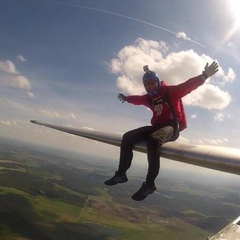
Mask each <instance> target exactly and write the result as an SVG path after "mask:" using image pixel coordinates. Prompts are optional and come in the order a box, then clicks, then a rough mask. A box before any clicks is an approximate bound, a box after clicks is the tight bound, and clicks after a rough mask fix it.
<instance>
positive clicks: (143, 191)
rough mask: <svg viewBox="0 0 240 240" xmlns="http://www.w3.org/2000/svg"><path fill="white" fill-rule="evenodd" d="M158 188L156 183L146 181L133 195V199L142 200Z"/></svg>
mask: <svg viewBox="0 0 240 240" xmlns="http://www.w3.org/2000/svg"><path fill="white" fill-rule="evenodd" d="M156 189H157V188H156V187H155V185H154V184H153V185H149V184H148V183H146V182H144V183H143V184H142V186H141V188H140V189H139V190H138V191H137V192H136V193H134V194H133V195H132V199H133V200H135V201H142V200H143V199H145V198H146V197H147V195H149V194H152V193H153V192H154V191H155V190H156Z"/></svg>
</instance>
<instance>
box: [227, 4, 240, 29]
mask: <svg viewBox="0 0 240 240" xmlns="http://www.w3.org/2000/svg"><path fill="white" fill-rule="evenodd" d="M229 4H230V10H231V12H232V14H233V16H234V18H235V24H234V25H235V27H239V26H240V1H239V0H229Z"/></svg>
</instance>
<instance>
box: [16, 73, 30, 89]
mask: <svg viewBox="0 0 240 240" xmlns="http://www.w3.org/2000/svg"><path fill="white" fill-rule="evenodd" d="M13 85H14V86H15V87H18V88H22V89H26V90H29V89H30V88H31V84H30V82H29V81H28V79H27V78H26V77H24V76H20V75H19V76H17V77H16V78H15V81H14V83H13Z"/></svg>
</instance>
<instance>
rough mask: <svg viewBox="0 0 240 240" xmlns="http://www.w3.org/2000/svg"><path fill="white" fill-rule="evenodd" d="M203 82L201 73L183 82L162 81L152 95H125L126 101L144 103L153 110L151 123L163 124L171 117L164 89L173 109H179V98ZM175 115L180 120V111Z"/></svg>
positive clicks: (136, 103)
mask: <svg viewBox="0 0 240 240" xmlns="http://www.w3.org/2000/svg"><path fill="white" fill-rule="evenodd" d="M204 82H205V78H204V77H203V75H199V76H197V77H193V78H190V79H189V80H187V81H186V82H184V83H181V84H178V85H173V86H166V85H164V82H162V83H163V84H162V86H161V87H160V88H159V91H158V93H157V94H156V95H154V96H152V95H149V94H145V95H142V96H140V95H132V96H127V98H126V101H127V102H129V103H132V104H135V105H144V106H146V107H148V108H150V109H151V110H152V112H153V116H152V120H151V124H152V125H158V124H163V123H165V122H167V121H169V120H172V119H173V116H172V114H171V110H170V108H169V106H168V103H167V102H166V100H165V99H164V95H165V93H166V91H168V92H169V96H170V100H171V102H172V105H173V107H174V109H179V106H178V105H179V104H180V101H179V100H180V99H181V98H182V97H184V96H186V95H187V94H189V93H190V92H191V91H193V90H195V89H196V88H198V87H199V86H201V85H202V84H203V83H204ZM176 116H177V118H178V120H179V121H181V119H182V117H183V116H181V112H180V111H178V112H176Z"/></svg>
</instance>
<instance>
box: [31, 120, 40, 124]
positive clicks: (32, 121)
mask: <svg viewBox="0 0 240 240" xmlns="http://www.w3.org/2000/svg"><path fill="white" fill-rule="evenodd" d="M30 122H31V123H34V124H41V123H40V122H39V121H37V120H30Z"/></svg>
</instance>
